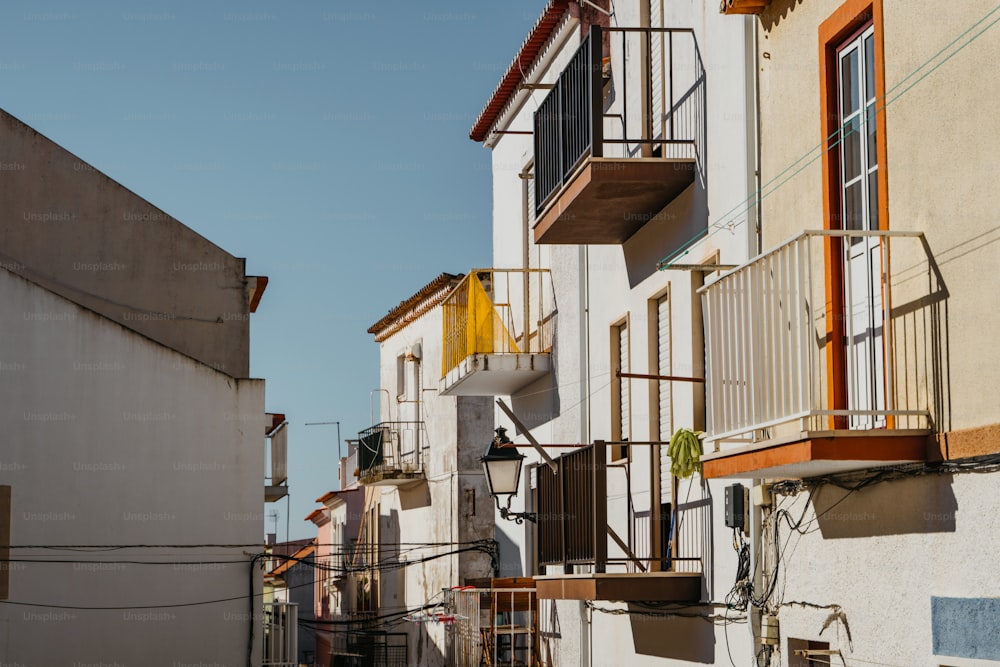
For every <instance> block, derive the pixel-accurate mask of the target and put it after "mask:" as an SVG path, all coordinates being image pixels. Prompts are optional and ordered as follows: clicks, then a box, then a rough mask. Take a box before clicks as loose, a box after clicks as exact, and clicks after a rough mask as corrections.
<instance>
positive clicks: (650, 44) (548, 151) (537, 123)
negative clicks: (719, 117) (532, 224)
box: [534, 26, 706, 214]
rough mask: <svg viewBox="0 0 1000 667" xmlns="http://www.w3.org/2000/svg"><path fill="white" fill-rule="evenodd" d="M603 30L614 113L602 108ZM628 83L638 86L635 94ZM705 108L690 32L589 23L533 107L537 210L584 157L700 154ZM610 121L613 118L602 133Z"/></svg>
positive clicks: (698, 61) (701, 68) (702, 81)
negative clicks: (606, 38) (608, 51)
mask: <svg viewBox="0 0 1000 667" xmlns="http://www.w3.org/2000/svg"><path fill="white" fill-rule="evenodd" d="M605 32H607V33H611V34H612V35H613V37H612V38H611V40H609V43H610V44H611V46H612V50H613V54H614V57H616V58H617V60H619V61H620V64H617V66H616V63H614V62H612V67H611V69H610V72H611V80H612V84H613V86H617V88H616V89H615V91H614V98H615V99H620V100H621V104H620V109H619V111H620V113H619V112H617V111H616V113H614V114H606V113H605V94H604V80H605V76H604V67H603V63H602V60H603V59H602V55H603V41H604V39H603V34H604V33H605ZM619 36H620V40H618V37H619ZM686 43H689V44H690V48H689V47H688V46H687V45H686ZM626 54H628V56H627V58H626ZM641 54H645V55H644V56H643V55H641ZM637 62H641V63H642V66H641V67H640V68H639V70H640V71H638V72H635V71H633V68H634V66H633V63H637ZM630 66H632V67H630ZM630 80H631V84H630ZM630 85H631V86H635V85H639V86H641V87H642V90H641V91H640V93H639V95H638V96H637V95H636V93H635V91H634V90H630V89H629V88H630ZM636 99H638V100H639V102H638V108H636V103H637V102H636ZM630 107H631V108H630ZM705 113H706V106H705V69H704V65H703V64H702V61H701V54H700V52H699V51H698V44H697V41H696V40H695V36H694V31H693V30H691V29H689V28H601V27H599V26H591V28H590V33H589V34H588V35H587V37H586V38H585V39H584V41H583V43H582V44H581V45H580V47H579V49H577V51H576V53H575V54H574V55H573V57H572V58H571V59H570V61H569V63H568V64H567V66H566V68H565V69H564V70H563V72H562V73H561V74H560V75H559V78H558V80H557V81H556V83H555V85H554V88H553V89H552V90H551V91H550V92H549V94H548V95H547V96H546V97H545V99H544V100H543V101H542V103H541V104H540V105H539V107H538V110H537V111H536V112H535V117H534V143H535V179H534V182H535V213H536V214H540V213H541V212H542V211H544V210H545V208H546V206H547V205H548V204H549V201H550V199H551V197H552V195H553V194H554V193H555V192H556V191H558V190H559V188H561V187H562V186H563V185H564V184H565V183H566V182H567V180H568V179H569V177H570V176H571V175H572V174H573V173H574V171H575V170H576V168H577V167H578V166H579V165H580V162H581V161H582V160H583V159H584V158H586V157H595V158H596V157H623V158H626V157H662V158H666V157H674V158H680V157H687V158H691V159H695V160H697V159H698V156H704V154H705V153H704V146H705V124H706V119H705ZM608 119H611V120H612V121H617V122H616V123H615V124H614V125H610V126H609V128H608V131H607V132H606V131H605V129H606V128H605V121H606V120H608ZM612 153H614V155H611V154H612Z"/></svg>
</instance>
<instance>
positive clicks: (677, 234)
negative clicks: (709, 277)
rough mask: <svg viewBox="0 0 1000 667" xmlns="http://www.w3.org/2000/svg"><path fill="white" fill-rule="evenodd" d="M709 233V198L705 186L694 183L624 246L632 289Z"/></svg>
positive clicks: (690, 260)
mask: <svg viewBox="0 0 1000 667" xmlns="http://www.w3.org/2000/svg"><path fill="white" fill-rule="evenodd" d="M707 233H708V198H707V194H706V192H705V186H704V184H703V183H702V182H701V181H700V180H699V179H695V182H694V183H693V184H691V185H689V186H688V188H687V190H685V191H684V192H682V193H681V194H680V196H678V197H677V199H675V200H674V201H673V202H671V204H670V205H669V206H667V207H666V208H665V209H663V210H662V211H660V212H659V213H658V214H656V215H655V216H653V218H652V219H650V221H649V222H647V223H646V224H645V225H643V226H642V228H641V229H639V231H637V232H636V233H635V234H633V235H632V236H631V237H629V239H628V240H627V241H625V243H623V244H622V252H623V253H624V255H625V268H626V270H627V271H628V282H629V286H630V287H635V286H636V285H638V284H639V283H641V282H642V281H643V280H645V279H646V278H648V277H650V276H652V275H654V274H655V273H656V271H657V268H656V265H657V263H659V261H660V260H661V259H663V258H664V257H669V256H670V255H673V254H674V253H676V252H678V251H680V250H681V249H682V248H684V247H685V245H687V244H689V243H690V242H691V241H692V240H693V239H696V238H701V237H703V236H705V235H706V234H707ZM701 260H702V257H686V256H682V257H681V258H679V259H678V262H680V263H683V264H694V263H697V262H700V261H701Z"/></svg>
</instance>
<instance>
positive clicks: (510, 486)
mask: <svg viewBox="0 0 1000 667" xmlns="http://www.w3.org/2000/svg"><path fill="white" fill-rule="evenodd" d="M479 460H480V461H482V463H483V472H485V473H486V483H487V485H489V489H490V495H491V496H493V499H494V500H495V502H496V505H497V509H498V510H500V516H501V517H503V518H504V519H507V520H509V521H516V522H517V523H524V520H525V519H527V520H528V521H534V520H535V515H534V514H529V513H523V512H511V511H510V501H511V499H512V498H513V497H514V496H516V495H517V491H518V486H519V484H520V481H521V465H522V464H523V463H524V454H521V453H520V452H518V451H517V449H516V448H515V446H514V443H512V442H511V441H510V438H508V437H507V429H505V428H504V427H503V426H501V427H499V428H497V430H496V437H494V438H493V440H492V441H490V446H489V448H488V449H487V450H486V454H485V455H484V456H483V457H482V458H481V459H479ZM500 496H507V506H506V507H501V506H500Z"/></svg>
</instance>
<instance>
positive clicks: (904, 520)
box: [811, 475, 958, 539]
mask: <svg viewBox="0 0 1000 667" xmlns="http://www.w3.org/2000/svg"><path fill="white" fill-rule="evenodd" d="M953 477H954V476H953V475H927V476H922V477H915V478H912V479H905V480H901V481H898V482H892V483H886V484H877V485H875V486H872V487H871V488H868V489H864V490H862V491H857V492H855V493H850V492H848V491H845V490H843V489H840V488H837V487H834V486H829V485H828V486H823V487H820V488H819V489H818V490H816V491H814V492H813V494H812V498H811V500H812V504H813V507H814V508H815V509H816V513H817V515H818V518H817V523H818V524H819V529H820V533H821V534H822V535H823V538H824V539H840V538H850V537H874V536H876V535H906V534H920V533H953V532H955V520H956V514H957V511H958V500H957V499H956V498H955V492H954V491H953V490H952V479H953ZM845 494H849V495H846V496H845Z"/></svg>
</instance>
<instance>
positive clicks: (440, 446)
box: [348, 273, 493, 665]
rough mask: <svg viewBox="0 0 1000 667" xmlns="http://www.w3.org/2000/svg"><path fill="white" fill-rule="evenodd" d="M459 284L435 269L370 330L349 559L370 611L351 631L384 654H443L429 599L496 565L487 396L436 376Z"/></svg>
mask: <svg viewBox="0 0 1000 667" xmlns="http://www.w3.org/2000/svg"><path fill="white" fill-rule="evenodd" d="M462 283H463V276H461V275H452V274H448V273H443V274H441V275H439V276H438V277H437V278H435V279H434V280H432V281H431V282H429V283H428V284H427V285H425V286H424V287H422V288H421V289H419V290H418V291H417V292H415V293H414V294H413V295H412V296H410V297H408V298H407V299H405V300H404V301H402V302H401V303H400V304H399V305H398V306H396V307H395V308H393V309H391V310H390V311H389V312H388V314H387V315H386V316H385V317H383V318H382V319H380V320H379V321H378V322H376V323H375V324H374V325H372V326H371V327H370V328H369V330H368V332H369V333H371V334H373V335H374V337H375V340H376V342H378V344H379V384H378V387H376V388H374V390H373V391H372V394H371V396H372V422H373V423H372V425H371V427H369V428H367V429H365V430H364V431H362V432H361V433H359V436H358V437H359V441H358V445H357V480H358V485H359V486H360V487H362V488H363V489H364V494H365V495H364V507H363V509H362V516H361V528H360V532H359V541H358V543H357V546H356V548H355V551H354V554H353V558H352V559H351V562H350V570H351V573H352V576H353V578H354V582H353V587H354V590H355V591H356V593H357V600H356V606H355V607H354V611H355V612H356V613H358V612H367V613H368V617H369V618H370V622H368V623H367V624H366V625H365V626H364V627H363V628H358V629H359V630H364V632H361V633H359V634H355V635H354V637H353V638H348V641H349V642H351V641H353V642H354V651H355V652H356V653H362V654H365V655H368V654H374V655H375V656H383V657H384V659H385V660H386V661H387V663H386V664H400V663H405V664H413V665H446V664H451V663H450V662H449V660H450V655H451V652H452V645H451V642H452V640H453V635H452V634H451V633H449V632H448V627H447V626H446V625H445V624H442V623H439V622H434V619H433V616H432V615H430V614H432V612H433V611H434V610H433V609H431V608H425V607H427V605H434V604H437V603H440V604H442V605H443V602H444V596H443V591H444V590H445V589H449V588H451V587H453V586H459V585H462V584H463V583H465V581H466V580H468V579H470V578H476V579H479V578H482V577H489V576H490V574H491V573H492V558H491V553H492V551H493V543H492V539H493V512H492V506H491V505H490V504H489V496H488V494H487V493H486V484H485V482H484V478H483V473H482V468H481V467H480V465H479V457H480V456H481V455H482V454H483V452H484V451H485V449H486V446H487V444H488V443H489V441H490V439H491V438H492V436H493V432H492V427H493V407H492V405H491V402H490V400H489V399H487V398H483V397H458V398H454V397H450V396H442V395H440V393H439V391H438V387H437V384H438V378H439V377H440V373H441V368H442V339H441V329H442V317H443V313H444V312H445V308H444V307H443V306H442V302H443V301H444V300H445V298H446V297H447V296H448V295H449V293H451V292H452V290H453V289H454V288H456V286H458V285H460V284H462ZM375 660H376V662H378V660H379V658H378V657H376V658H375Z"/></svg>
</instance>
